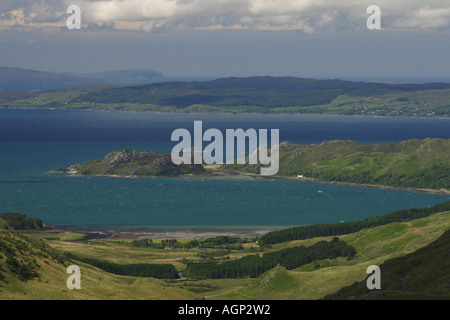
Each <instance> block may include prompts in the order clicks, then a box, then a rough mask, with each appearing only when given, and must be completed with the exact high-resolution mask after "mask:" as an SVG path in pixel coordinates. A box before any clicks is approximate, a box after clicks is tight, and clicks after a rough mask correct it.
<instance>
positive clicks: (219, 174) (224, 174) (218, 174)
mask: <svg viewBox="0 0 450 320" xmlns="http://www.w3.org/2000/svg"><path fill="white" fill-rule="evenodd" d="M45 173H46V174H54V173H60V174H61V173H64V174H68V175H69V176H70V177H105V178H128V179H148V178H174V179H176V178H178V179H195V178H198V179H210V178H239V177H240V178H249V179H269V180H296V181H304V182H311V183H319V184H329V185H339V186H347V187H358V188H372V189H381V190H398V191H407V192H418V193H428V194H443V195H450V190H434V189H426V188H411V187H392V186H382V185H372V184H360V183H350V182H337V181H323V180H318V179H314V178H306V177H302V178H299V177H284V176H262V175H258V174H252V173H241V172H235V171H219V170H217V171H211V174H209V175H196V176H194V175H186V176H176V177H169V176H167V177H162V176H120V175H97V174H77V173H72V172H57V171H48V172H45Z"/></svg>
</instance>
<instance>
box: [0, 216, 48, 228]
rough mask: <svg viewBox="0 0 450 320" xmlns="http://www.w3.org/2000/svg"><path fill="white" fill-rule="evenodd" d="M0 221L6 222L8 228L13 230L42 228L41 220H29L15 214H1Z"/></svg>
mask: <svg viewBox="0 0 450 320" xmlns="http://www.w3.org/2000/svg"><path fill="white" fill-rule="evenodd" d="M0 219H3V220H5V221H6V222H8V225H9V227H10V228H12V229H14V230H29V229H40V228H42V226H43V224H42V220H41V219H39V218H30V217H27V216H26V215H25V214H21V213H16V212H7V213H2V214H0Z"/></svg>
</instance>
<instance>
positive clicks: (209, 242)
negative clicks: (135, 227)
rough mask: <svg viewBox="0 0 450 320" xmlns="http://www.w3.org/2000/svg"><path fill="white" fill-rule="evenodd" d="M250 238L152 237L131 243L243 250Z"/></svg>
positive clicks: (137, 245) (139, 245) (144, 245)
mask: <svg viewBox="0 0 450 320" xmlns="http://www.w3.org/2000/svg"><path fill="white" fill-rule="evenodd" d="M248 241H249V240H247V239H243V238H236V237H230V236H217V237H213V238H206V239H193V240H190V241H188V242H179V241H177V240H176V239H164V240H161V241H160V242H156V241H153V240H152V239H137V240H133V241H132V242H131V243H130V245H131V246H132V247H137V248H156V249H165V248H173V249H191V248H219V249H225V250H241V249H243V247H242V244H243V243H246V242H248Z"/></svg>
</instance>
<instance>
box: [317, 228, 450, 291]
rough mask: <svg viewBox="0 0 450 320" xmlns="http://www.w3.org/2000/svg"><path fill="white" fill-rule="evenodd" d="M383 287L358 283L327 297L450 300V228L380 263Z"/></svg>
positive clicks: (362, 282) (363, 282)
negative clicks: (428, 241) (372, 288)
mask: <svg viewBox="0 0 450 320" xmlns="http://www.w3.org/2000/svg"><path fill="white" fill-rule="evenodd" d="M380 270H381V289H380V290H369V289H367V285H366V281H361V282H356V283H354V284H353V285H351V286H349V287H345V288H343V289H341V290H339V291H338V292H336V293H334V294H331V295H328V296H326V297H325V298H324V299H330V300H334V299H339V300H341V299H363V300H372V299H373V300H381V299H383V300H384V299H389V300H393V299H402V300H403V299H418V300H423V299H433V300H435V299H446V300H448V299H450V230H449V231H447V232H445V233H444V234H443V235H442V236H441V237H440V238H439V239H437V240H436V241H434V242H432V243H430V244H429V245H427V246H425V247H423V248H421V249H419V250H417V251H415V252H413V253H411V254H408V255H406V256H403V257H399V258H394V259H390V260H387V261H385V262H384V263H383V264H381V265H380Z"/></svg>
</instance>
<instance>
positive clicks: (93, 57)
mask: <svg viewBox="0 0 450 320" xmlns="http://www.w3.org/2000/svg"><path fill="white" fill-rule="evenodd" d="M71 5H76V6H78V7H79V8H80V18H81V23H80V29H69V28H68V27H67V21H68V20H69V22H70V23H72V24H73V22H75V20H72V15H73V14H74V11H69V13H67V9H68V7H69V6H71ZM371 5H376V6H378V7H379V8H380V12H381V15H380V21H381V28H380V29H369V28H368V26H367V20H368V19H369V17H371V16H372V14H373V13H374V11H369V12H368V10H367V9H368V7H369V6H371ZM369 20H370V22H371V21H372V19H369ZM448 57H450V1H448V0H427V1H423V0H420V1H419V0H396V1H392V0H370V1H365V0H340V1H337V0H334V1H331V0H94V1H76V0H68V1H66V0H1V1H0V66H10V67H18V68H25V69H34V70H41V71H58V72H83V73H91V72H101V71H111V70H121V69H153V70H157V71H159V72H161V73H163V74H164V76H166V77H169V78H170V77H187V78H189V77H192V78H195V77H198V78H201V77H204V78H208V77H210V78H215V77H228V76H236V77H246V76H255V75H271V76H297V77H312V78H342V79H363V80H374V81H375V80H378V81H386V80H393V81H396V80H401V79H411V81H421V80H428V79H438V80H439V79H444V80H445V79H448V80H450V63H449V62H448V61H449V58H448Z"/></svg>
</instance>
